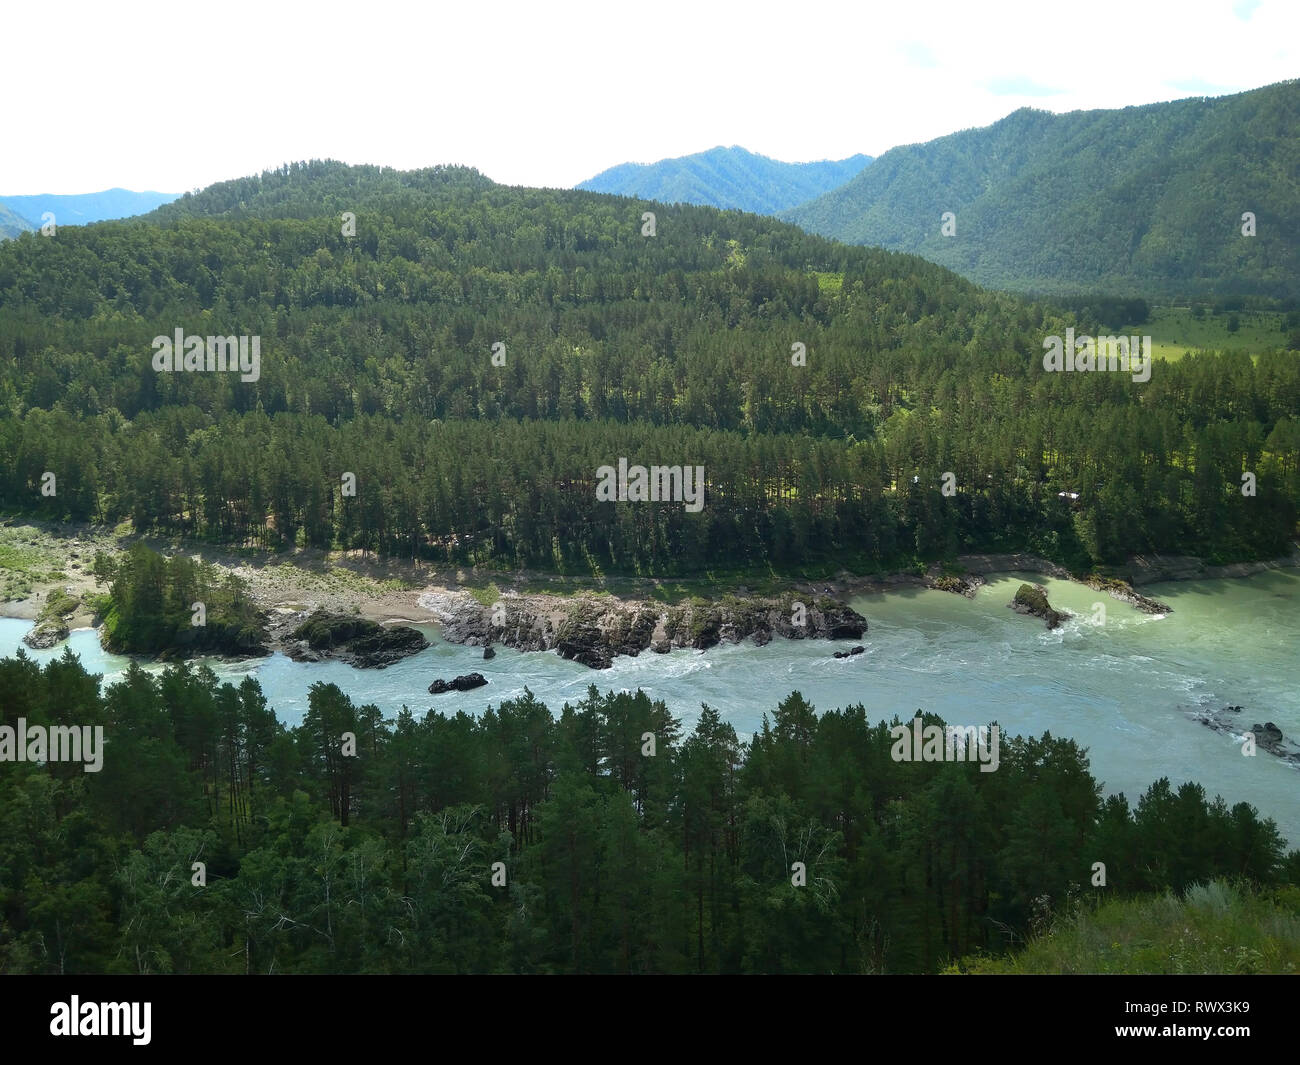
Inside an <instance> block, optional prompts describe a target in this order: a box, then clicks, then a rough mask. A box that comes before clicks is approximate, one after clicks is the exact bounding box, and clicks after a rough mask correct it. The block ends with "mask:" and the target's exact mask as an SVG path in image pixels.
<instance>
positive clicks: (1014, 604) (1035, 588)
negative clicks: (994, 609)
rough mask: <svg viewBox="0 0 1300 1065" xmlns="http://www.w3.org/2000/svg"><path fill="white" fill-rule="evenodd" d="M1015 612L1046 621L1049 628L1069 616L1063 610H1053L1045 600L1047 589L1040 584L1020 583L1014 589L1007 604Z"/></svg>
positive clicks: (1054, 626) (1052, 627)
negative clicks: (1014, 593)
mask: <svg viewBox="0 0 1300 1065" xmlns="http://www.w3.org/2000/svg"><path fill="white" fill-rule="evenodd" d="M1007 606H1009V607H1010V608H1011V609H1012V610H1014V611H1015V612H1016V613H1017V614H1032V615H1033V616H1034V617H1036V618H1042V619H1043V620H1044V621H1045V622H1047V627H1048V628H1049V629H1054V628H1056V627H1057V626H1058V625H1059V624H1061V622H1062V621H1065V620H1066V619H1067V618H1069V617H1070V614H1069V613H1068V612H1067V611H1064V610H1053V609H1052V605H1051V603H1049V602H1048V601H1047V589H1046V588H1044V587H1043V586H1042V585H1041V584H1022V585H1021V586H1020V587H1019V588H1018V589H1016V596H1015V598H1014V599H1012V600H1011V602H1009V603H1008V604H1007Z"/></svg>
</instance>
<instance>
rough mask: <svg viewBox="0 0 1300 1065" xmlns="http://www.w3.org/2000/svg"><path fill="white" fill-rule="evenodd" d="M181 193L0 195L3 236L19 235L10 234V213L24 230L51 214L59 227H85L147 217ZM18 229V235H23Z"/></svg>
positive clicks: (107, 191)
mask: <svg viewBox="0 0 1300 1065" xmlns="http://www.w3.org/2000/svg"><path fill="white" fill-rule="evenodd" d="M178 195H179V193H175V192H132V191H131V190H130V189H105V190H104V191H103V192H82V193H76V194H73V195H65V196H60V195H45V194H42V195H35V196H0V207H3V208H7V210H6V211H0V237H12V236H16V235H17V233H16V232H9V231H8V225H6V222H8V224H9V225H12V221H11V220H8V219H7V218H6V215H7V214H8V213H10V212H12V213H13V214H15V215H17V216H18V217H19V218H20V219H21V220H22V221H24V222H26V223H27V225H26V226H24V227H22V229H40V227H41V222H42V216H43V215H44V214H45V213H46V212H47V211H48V212H49V213H51V214H53V215H54V220H55V224H56V225H61V226H82V225H88V224H89V223H91V222H106V221H109V220H110V219H114V218H131V217H133V216H134V215H139V214H145V213H147V212H149V211H152V210H154V208H156V207H161V206H162V205H163V204H164V203H171V201H172V200H174V199H176V197H177V196H178ZM22 229H19V230H18V232H22Z"/></svg>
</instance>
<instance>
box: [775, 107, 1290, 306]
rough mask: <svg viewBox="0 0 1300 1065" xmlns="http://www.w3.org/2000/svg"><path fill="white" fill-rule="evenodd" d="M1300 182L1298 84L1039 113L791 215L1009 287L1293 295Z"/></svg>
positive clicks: (880, 170) (944, 144)
mask: <svg viewBox="0 0 1300 1065" xmlns="http://www.w3.org/2000/svg"><path fill="white" fill-rule="evenodd" d="M1298 174H1300V81H1289V82H1282V83H1279V84H1277V85H1271V86H1267V87H1265V88H1262V89H1255V90H1253V91H1251V92H1245V93H1239V94H1236V95H1233V96H1223V97H1216V98H1205V97H1196V98H1192V99H1186V100H1177V101H1173V102H1170V103H1158V104H1148V105H1145V106H1141V107H1126V108H1123V109H1120V110H1110V111H1075V112H1071V113H1069V114H1064V115H1056V114H1051V113H1048V112H1045V111H1035V110H1030V109H1028V108H1024V109H1021V110H1019V111H1016V112H1014V113H1013V114H1011V115H1008V116H1007V117H1006V118H1004V119H1002V120H1001V121H999V122H996V123H994V124H993V125H991V126H987V127H984V128H982V129H971V130H964V131H962V132H960V133H954V134H951V135H949V136H947V137H940V138H938V139H937V140H932V141H928V142H926V143H924V144H910V145H906V146H903V147H898V148H892V149H890V150H889V151H887V152H885V153H884V154H883V155H881V156H880V157H879V158H878V159H876V161H875V162H873V163H872V164H871V166H870V167H868V168H867V169H866V170H864V171H863V172H862V173H860V174H858V175H857V176H856V177H855V178H853V179H852V180H851V181H850V182H848V184H846V185H844V186H843V187H842V188H839V189H836V190H834V191H832V192H829V193H827V194H825V195H823V196H821V197H819V198H817V199H815V200H812V201H811V202H808V203H804V204H801V205H798V206H796V207H794V208H793V209H791V210H788V211H785V212H782V213H781V216H780V217H782V218H783V219H785V220H786V221H791V222H794V223H795V224H797V225H800V226H802V227H803V228H805V229H807V230H809V231H811V232H814V233H818V234H820V235H822V236H827V237H833V238H836V239H838V240H843V241H846V242H848V243H853V244H874V245H878V246H880V247H884V248H889V249H891V250H894V251H907V252H913V253H916V254H918V255H923V256H925V258H927V259H930V260H931V261H933V262H936V263H939V264H941V265H943V266H947V267H949V268H950V269H952V270H956V271H957V272H958V273H960V274H963V275H965V276H966V277H968V278H970V279H971V280H973V281H976V282H977V283H979V284H983V285H989V286H993V287H998V288H1009V289H1015V290H1019V291H1039V292H1045V293H1046V292H1067V291H1078V290H1080V289H1090V290H1096V291H1103V290H1108V291H1116V290H1124V291H1130V292H1137V293H1140V294H1143V295H1154V296H1177V295H1195V294H1200V293H1225V294H1227V293H1231V294H1245V293H1256V294H1264V295H1273V296H1279V297H1289V296H1296V295H1298V294H1300V288H1298V286H1300V236H1298V235H1297V234H1298V233H1300V226H1298V225H1297V223H1298V222H1300V181H1298V180H1297V175H1298ZM945 211H951V212H952V213H953V214H954V215H955V216H956V218H955V235H953V236H945V235H944V234H943V233H942V232H941V219H942V216H943V213H944V212H945ZM1246 212H1251V213H1253V214H1254V216H1255V230H1256V235H1255V236H1253V237H1247V236H1244V235H1243V234H1242V226H1243V225H1244V224H1245V223H1244V222H1243V219H1242V215H1243V214H1245V213H1246Z"/></svg>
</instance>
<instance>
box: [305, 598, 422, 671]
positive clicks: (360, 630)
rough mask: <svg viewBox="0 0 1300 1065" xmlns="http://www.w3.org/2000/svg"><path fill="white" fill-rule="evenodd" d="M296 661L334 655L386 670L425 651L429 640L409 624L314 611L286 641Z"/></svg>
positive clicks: (317, 660)
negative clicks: (385, 623)
mask: <svg viewBox="0 0 1300 1065" xmlns="http://www.w3.org/2000/svg"><path fill="white" fill-rule="evenodd" d="M283 644H284V653H285V654H287V655H288V656H289V657H290V658H292V659H293V660H294V661H295V662H322V661H324V660H326V659H329V658H333V659H337V660H338V661H340V662H346V663H348V665H351V666H355V667H356V668H357V669H383V668H384V667H386V666H391V665H392V664H393V663H395V662H400V661H401V660H402V659H403V658H407V657H409V656H411V655H413V654H417V653H419V652H420V651H423V650H424V649H425V648H426V647H428V646H429V641H428V640H426V639H425V638H424V634H423V633H422V632H420V631H419V630H418V629H413V628H411V627H410V626H409V625H390V626H387V627H385V626H383V625H380V624H379V623H378V622H375V621H370V620H367V619H366V618H361V617H345V616H342V615H337V614H324V613H319V612H318V613H315V614H312V615H311V616H310V617H309V618H307V620H305V621H304V622H302V624H300V625H298V626H297V628H295V629H293V631H292V632H291V633H289V634H288V636H287V637H286V638H285V639H284V641H283Z"/></svg>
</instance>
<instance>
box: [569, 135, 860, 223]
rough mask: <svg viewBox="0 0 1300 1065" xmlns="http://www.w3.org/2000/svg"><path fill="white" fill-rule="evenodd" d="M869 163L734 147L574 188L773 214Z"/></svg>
mask: <svg viewBox="0 0 1300 1065" xmlns="http://www.w3.org/2000/svg"><path fill="white" fill-rule="evenodd" d="M870 162H871V156H869V155H854V156H851V157H849V158H848V159H839V160H829V159H828V160H823V161H821V162H816V163H783V162H781V161H779V160H777V159H769V158H768V157H767V156H765V155H756V154H755V153H754V152H750V151H746V150H745V149H744V148H741V147H738V146H734V145H733V146H732V147H730V148H723V147H718V148H711V149H709V150H708V151H707V152H697V153H696V154H695V155H683V156H680V157H678V158H676V159H661V160H660V161H659V162H657V163H648V164H647V163H623V164H621V165H620V166H615V167H611V168H610V169H608V170H604V171H602V172H601V173H599V174H597V175H596V176H595V177H594V178H591V179H590V180H588V181H584V182H582V184H580V185H578V186H577V188H579V189H583V190H586V191H588V192H606V193H611V194H613V195H616V196H635V197H637V198H639V199H645V200H658V201H659V202H660V203H693V204H699V205H700V206H704V207H722V208H734V209H736V210H741V211H752V212H754V213H755V214H776V213H777V212H778V211H783V210H785V209H786V208H788V207H794V206H795V205H796V204H800V203H803V202H804V201H806V200H810V199H812V198H814V197H816V196H820V195H821V194H822V193H825V192H829V191H830V190H832V189H835V188H838V187H839V186H841V185H843V184H844V183H845V182H846V181H849V180H850V179H851V178H853V177H854V176H855V175H857V174H858V173H860V172H861V171H862V169H863V168H864V167H866V166H867V165H868V164H869V163H870Z"/></svg>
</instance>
